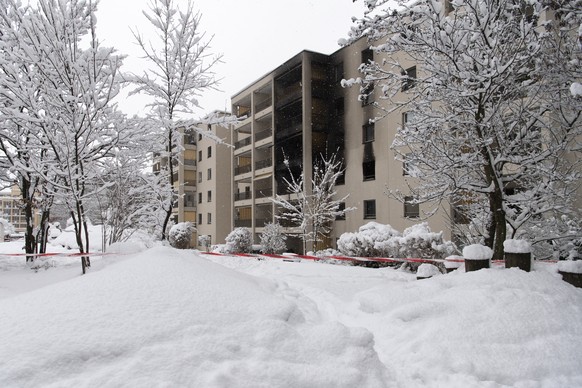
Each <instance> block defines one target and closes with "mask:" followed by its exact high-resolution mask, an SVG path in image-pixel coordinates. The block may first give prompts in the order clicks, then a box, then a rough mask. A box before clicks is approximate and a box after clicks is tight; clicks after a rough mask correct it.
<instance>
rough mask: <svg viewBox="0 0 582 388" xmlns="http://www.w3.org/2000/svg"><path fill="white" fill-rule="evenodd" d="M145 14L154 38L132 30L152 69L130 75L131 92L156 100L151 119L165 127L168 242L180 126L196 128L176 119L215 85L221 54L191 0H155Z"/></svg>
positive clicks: (162, 139) (163, 152) (162, 142)
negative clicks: (179, 1)
mask: <svg viewBox="0 0 582 388" xmlns="http://www.w3.org/2000/svg"><path fill="white" fill-rule="evenodd" d="M144 15H145V17H146V18H147V20H148V21H149V22H150V23H151V25H152V26H153V27H154V30H155V41H153V42H151V41H149V40H148V39H146V38H145V37H144V36H143V35H142V34H140V32H139V31H138V30H137V29H136V30H135V31H134V36H135V39H136V41H137V43H138V45H139V46H140V48H141V50H142V52H143V54H144V57H145V59H146V60H147V62H148V66H149V69H148V70H147V71H145V72H144V73H143V74H142V75H135V76H133V77H131V80H132V81H133V83H134V84H135V85H136V88H135V90H134V91H133V92H132V93H134V94H145V95H147V96H150V97H152V98H153V102H152V104H151V108H152V112H151V114H150V116H149V117H148V119H149V120H152V121H154V122H156V123H157V124H158V126H159V128H160V129H161V132H160V139H159V141H158V142H157V144H160V145H161V146H162V148H161V149H159V150H157V152H156V154H157V155H158V157H160V158H161V159H163V160H165V161H166V163H165V164H164V165H163V168H162V169H161V171H159V174H161V175H162V176H164V177H165V179H166V180H167V181H168V183H169V186H168V187H170V188H171V190H170V193H169V195H168V196H167V197H166V198H165V199H164V203H163V208H164V211H165V218H164V220H163V225H162V229H161V230H162V240H165V239H166V229H167V226H168V223H169V221H170V217H171V216H172V209H173V203H174V200H175V198H176V195H177V193H176V190H175V188H174V184H173V183H174V182H173V181H174V175H175V174H177V165H178V162H179V158H178V155H179V153H180V152H181V139H182V135H181V134H180V133H179V128H193V130H196V127H194V126H192V125H190V124H192V123H190V122H188V121H185V117H182V121H181V122H178V119H179V115H180V114H182V115H184V114H191V113H193V111H194V109H195V108H197V107H198V106H199V104H198V101H197V98H198V97H199V96H200V95H201V94H202V93H203V92H204V91H205V90H209V89H212V88H214V87H215V86H216V84H217V82H216V80H215V78H214V74H213V72H212V68H213V66H214V65H215V64H216V63H217V62H218V61H219V60H220V56H214V57H213V56H211V54H210V52H209V50H210V41H211V39H206V36H205V34H204V33H203V32H201V31H200V18H201V16H200V14H199V13H197V12H195V10H194V5H193V2H192V1H190V0H187V1H186V2H185V9H181V8H180V7H179V6H178V5H177V2H174V1H173V0H152V1H151V2H150V3H149V11H146V12H144ZM203 132H207V131H203Z"/></svg>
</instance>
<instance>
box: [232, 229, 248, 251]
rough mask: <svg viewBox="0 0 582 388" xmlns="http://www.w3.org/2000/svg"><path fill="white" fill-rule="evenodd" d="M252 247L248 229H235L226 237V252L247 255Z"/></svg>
mask: <svg viewBox="0 0 582 388" xmlns="http://www.w3.org/2000/svg"><path fill="white" fill-rule="evenodd" d="M252 247H253V234H252V233H251V231H250V230H249V229H248V228H235V229H234V230H233V231H232V232H230V233H229V234H228V236H226V251H227V252H229V253H235V252H236V253H249V252H250V251H251V250H252Z"/></svg>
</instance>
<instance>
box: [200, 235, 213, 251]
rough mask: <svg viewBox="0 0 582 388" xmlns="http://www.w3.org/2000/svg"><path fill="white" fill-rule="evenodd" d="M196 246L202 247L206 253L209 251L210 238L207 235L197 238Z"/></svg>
mask: <svg viewBox="0 0 582 388" xmlns="http://www.w3.org/2000/svg"><path fill="white" fill-rule="evenodd" d="M198 245H200V246H201V247H204V248H205V249H206V250H207V251H208V250H209V249H210V236H209V235H207V234H203V235H201V236H198Z"/></svg>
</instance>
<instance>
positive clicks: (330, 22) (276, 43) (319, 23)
mask: <svg viewBox="0 0 582 388" xmlns="http://www.w3.org/2000/svg"><path fill="white" fill-rule="evenodd" d="M176 1H177V3H178V4H180V3H184V4H185V2H186V1H185V0H176ZM147 4H149V0H148V1H146V0H101V2H100V4H99V11H98V14H97V18H98V22H97V30H98V37H99V39H100V41H101V43H102V45H104V46H113V47H115V48H117V50H118V51H120V52H121V53H124V54H127V55H129V57H128V58H127V59H126V60H125V63H124V68H125V71H129V70H131V71H135V72H139V71H140V68H141V67H142V65H140V63H142V62H140V60H139V59H138V56H139V55H140V52H139V50H138V49H137V46H136V45H135V40H134V38H133V35H132V33H131V31H130V27H131V28H135V27H137V28H138V29H140V30H141V29H143V30H145V29H146V28H148V22H147V20H146V19H145V17H144V16H143V14H142V10H144V9H146V8H147ZM194 4H195V8H197V9H199V10H200V12H201V13H202V26H203V30H205V31H207V34H208V36H211V35H214V39H213V41H212V42H213V43H212V52H213V53H222V54H223V61H224V63H222V64H220V65H218V66H217V67H216V68H215V72H216V74H217V77H218V78H220V79H222V81H221V86H220V88H221V90H222V91H221V92H209V93H206V94H205V95H204V96H202V97H201V98H200V105H201V106H202V109H201V110H200V112H196V115H195V116H203V115H204V114H205V113H208V112H210V111H212V110H215V109H225V108H227V109H229V110H230V96H232V95H234V94H235V93H237V92H238V91H240V90H241V89H243V88H244V87H246V86H247V85H249V84H250V83H252V82H253V81H255V80H257V79H258V78H260V77H261V76H263V75H265V74H266V73H268V72H269V71H271V70H273V69H274V68H276V67H277V66H279V65H280V64H282V63H283V62H285V61H286V60H287V59H289V58H291V57H292V56H294V55H295V54H297V53H298V52H300V51H302V50H304V49H307V50H312V51H318V52H322V53H324V54H330V53H332V52H334V51H336V50H337V49H338V48H339V46H338V44H337V41H338V39H339V38H342V37H346V36H347V32H348V30H349V28H350V27H351V25H352V22H351V17H352V16H360V15H361V14H362V7H363V5H362V2H360V1H358V2H356V3H353V2H352V0H248V1H242V0H199V1H195V2H194ZM144 103H145V100H143V99H141V100H140V99H139V98H137V97H131V98H129V99H128V100H126V101H121V102H120V106H121V107H122V109H123V110H124V111H126V112H127V113H129V114H133V113H140V112H142V111H143V109H144Z"/></svg>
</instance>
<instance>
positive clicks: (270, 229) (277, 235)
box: [261, 222, 287, 253]
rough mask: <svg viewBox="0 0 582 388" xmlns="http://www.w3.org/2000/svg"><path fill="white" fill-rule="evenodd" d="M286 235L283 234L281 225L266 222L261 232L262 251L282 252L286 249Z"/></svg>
mask: <svg viewBox="0 0 582 388" xmlns="http://www.w3.org/2000/svg"><path fill="white" fill-rule="evenodd" d="M285 240H287V236H285V235H284V234H283V227H282V226H281V225H280V224H278V223H271V222H268V223H267V224H265V229H263V233H261V246H262V248H261V252H262V253H282V252H284V251H285V249H287V244H286V243H285Z"/></svg>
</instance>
